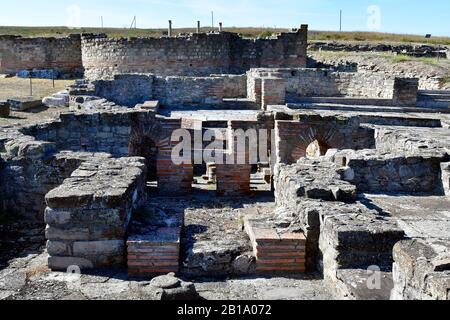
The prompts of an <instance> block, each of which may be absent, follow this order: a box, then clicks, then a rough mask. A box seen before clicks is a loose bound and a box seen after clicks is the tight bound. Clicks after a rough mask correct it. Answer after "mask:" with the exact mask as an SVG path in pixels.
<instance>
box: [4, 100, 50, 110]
mask: <svg viewBox="0 0 450 320" xmlns="http://www.w3.org/2000/svg"><path fill="white" fill-rule="evenodd" d="M7 102H8V104H9V106H10V108H11V110H14V111H27V110H28V109H32V108H37V107H40V106H42V101H41V100H36V99H33V98H11V99H8V101H7Z"/></svg>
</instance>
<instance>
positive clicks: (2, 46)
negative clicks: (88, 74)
mask: <svg viewBox="0 0 450 320" xmlns="http://www.w3.org/2000/svg"><path fill="white" fill-rule="evenodd" d="M27 69H54V70H56V71H58V72H61V73H69V74H70V73H78V74H82V71H83V65H82V61H81V37H80V35H72V36H70V37H67V38H22V37H17V36H1V35H0V73H13V74H15V73H18V72H19V71H21V70H27Z"/></svg>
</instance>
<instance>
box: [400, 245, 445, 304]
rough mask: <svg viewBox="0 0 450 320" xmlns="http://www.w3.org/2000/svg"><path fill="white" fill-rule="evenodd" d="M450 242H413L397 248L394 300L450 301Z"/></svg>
mask: <svg viewBox="0 0 450 320" xmlns="http://www.w3.org/2000/svg"><path fill="white" fill-rule="evenodd" d="M448 248H450V242H449V241H448V240H435V241H427V240H424V239H413V240H405V241H401V242H399V243H398V244H396V245H395V247H394V250H393V252H394V265H393V270H392V273H393V279H394V289H393V290H392V294H391V299H393V300H450V295H449V288H450V271H449V270H448V265H449V261H450V260H449V259H450V251H449V250H448Z"/></svg>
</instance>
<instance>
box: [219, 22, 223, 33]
mask: <svg viewBox="0 0 450 320" xmlns="http://www.w3.org/2000/svg"><path fill="white" fill-rule="evenodd" d="M222 31H223V24H222V22H219V32H222Z"/></svg>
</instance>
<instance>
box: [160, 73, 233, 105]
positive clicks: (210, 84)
mask: <svg viewBox="0 0 450 320" xmlns="http://www.w3.org/2000/svg"><path fill="white" fill-rule="evenodd" d="M224 89H225V88H224V79H223V78H222V77H175V76H171V77H165V78H162V77H156V78H155V82H154V92H153V98H154V99H155V100H159V101H160V103H161V104H162V105H170V106H174V105H175V106H176V105H183V104H188V105H192V104H207V105H216V104H221V103H222V101H223V98H224V95H225V91H224Z"/></svg>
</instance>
